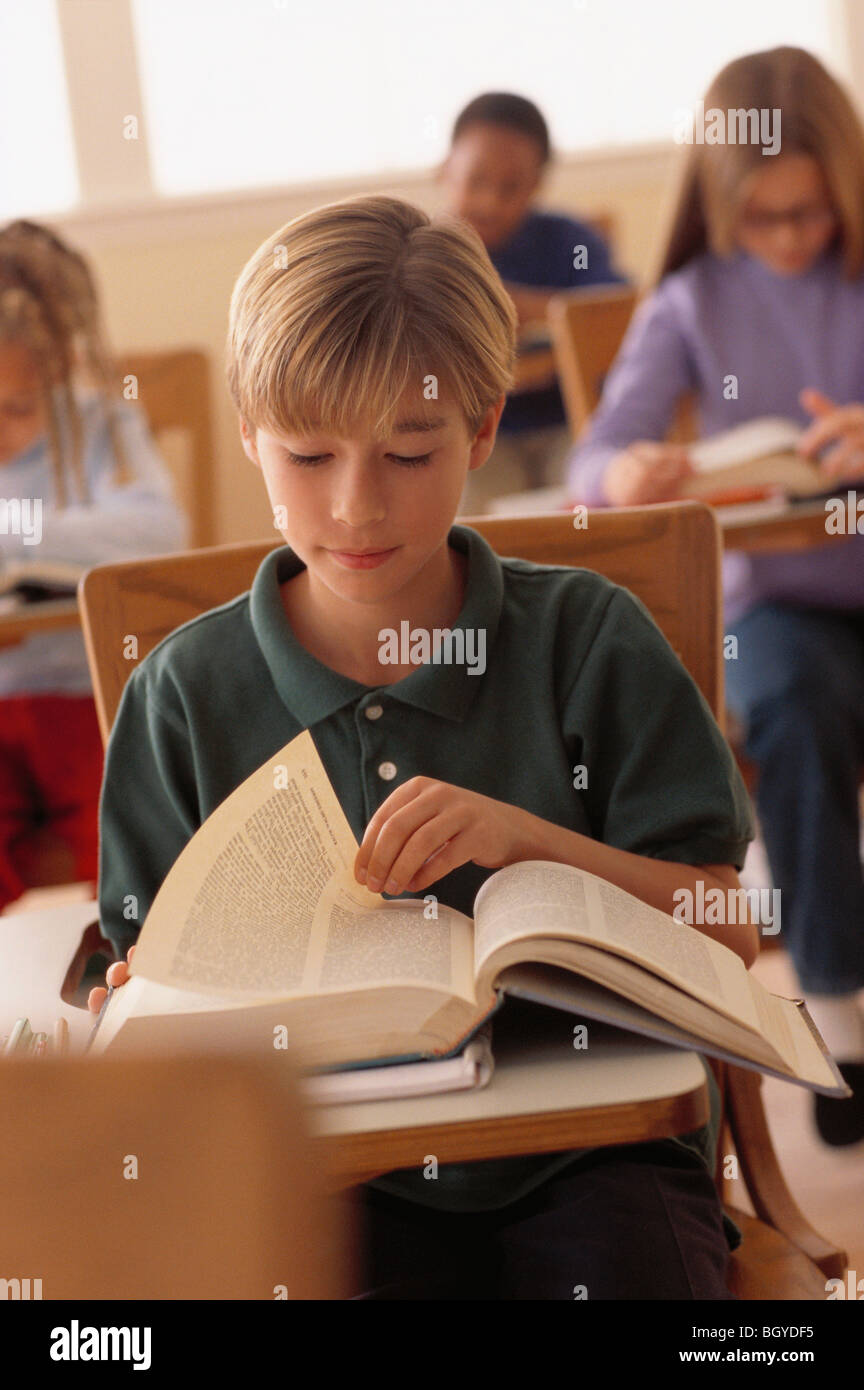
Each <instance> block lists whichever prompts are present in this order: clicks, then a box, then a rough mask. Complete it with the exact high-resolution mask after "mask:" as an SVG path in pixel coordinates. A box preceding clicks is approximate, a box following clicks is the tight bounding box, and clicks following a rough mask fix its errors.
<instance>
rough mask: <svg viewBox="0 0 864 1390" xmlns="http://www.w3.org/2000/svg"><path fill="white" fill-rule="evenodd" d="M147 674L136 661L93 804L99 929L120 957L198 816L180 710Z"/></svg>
mask: <svg viewBox="0 0 864 1390" xmlns="http://www.w3.org/2000/svg"><path fill="white" fill-rule="evenodd" d="M148 677H149V673H148V671H147V669H146V668H140V669H139V670H137V671H134V672H133V673H132V675H131V677H130V679H129V681H128V682H127V684H126V688H125V690H124V692H123V696H122V699H121V701H120V706H119V708H118V711H117V717H116V719H115V722H114V727H113V729H112V732H111V738H110V740H109V743H108V749H107V753H106V757H105V775H104V779H103V783H102V797H101V802H100V807H99V846H100V848H99V916H100V922H101V927H102V934H103V936H106V937H107V938H108V939H109V940H110V941H111V942H112V944H113V945H114V949H115V951H116V953H117V955H118V956H119V957H120V958H122V957H123V956H125V953H126V951H127V949H128V948H129V946H131V945H133V944H134V942H135V941H136V939H137V937H138V933H139V931H140V930H141V926H142V924H143V922H144V918H145V917H146V915H147V912H148V911H149V908H150V904H151V903H152V901H153V899H154V897H155V896H156V893H157V891H158V889H159V888H160V886H161V884H162V882H163V880H164V878H165V876H166V874H167V873H168V870H169V869H170V868H171V865H172V864H173V863H174V861H175V859H176V858H177V856H178V855H179V854H180V851H181V850H182V849H183V848H184V846H185V845H186V844H187V842H188V841H189V840H190V839H191V837H192V835H193V834H194V833H195V831H196V830H197V828H198V826H199V825H200V823H201V816H200V814H199V810H198V797H197V792H196V784H195V773H194V764H193V759H192V751H191V746H190V742H189V735H188V731H187V729H186V726H185V722H184V720H183V718H182V713H181V711H180V709H179V707H178V708H172V707H170V706H169V705H168V703H167V702H166V703H164V704H163V703H161V702H159V701H158V700H157V697H156V696H155V694H154V691H153V688H152V682H151V681H150V679H149V678H148ZM164 698H165V697H164V696H163V699H164ZM178 704H179V702H178Z"/></svg>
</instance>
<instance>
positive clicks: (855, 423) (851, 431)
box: [798, 390, 864, 479]
mask: <svg viewBox="0 0 864 1390" xmlns="http://www.w3.org/2000/svg"><path fill="white" fill-rule="evenodd" d="M799 399H800V401H801V404H802V405H803V407H804V409H805V410H806V411H807V412H808V414H810V415H815V416H816V419H815V420H814V422H813V424H812V425H811V426H810V427H809V429H807V430H805V432H804V434H803V435H802V436H801V439H800V440H799V441H798V451H799V453H802V454H804V456H805V457H806V458H815V456H816V454H817V453H818V452H819V450H820V449H822V448H824V446H825V445H826V444H831V445H832V447H831V448H830V449H828V450H827V452H826V453H825V454H824V455H823V457H822V458H821V459H820V460H819V467H820V468H821V469H822V471H823V473H825V474H827V476H828V477H829V478H837V479H841V478H861V477H864V405H836V404H835V402H834V401H832V400H830V399H829V398H828V396H824V395H823V394H822V392H821V391H812V390H807V391H802V392H801V395H800V398H799Z"/></svg>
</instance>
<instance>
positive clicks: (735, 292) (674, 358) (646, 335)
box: [569, 253, 864, 622]
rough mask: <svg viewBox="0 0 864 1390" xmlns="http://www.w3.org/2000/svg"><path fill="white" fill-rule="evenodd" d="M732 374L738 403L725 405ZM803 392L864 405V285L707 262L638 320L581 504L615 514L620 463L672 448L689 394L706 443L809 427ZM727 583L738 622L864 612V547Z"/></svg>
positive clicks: (573, 485) (763, 565)
mask: <svg viewBox="0 0 864 1390" xmlns="http://www.w3.org/2000/svg"><path fill="white" fill-rule="evenodd" d="M732 374H734V375H735V376H736V377H737V380H738V387H737V389H738V399H737V400H726V399H724V386H725V380H726V378H728V377H729V376H730V375H732ZM805 386H812V387H815V388H816V389H817V390H820V391H824V392H825V394H826V395H828V396H830V397H831V399H832V400H835V401H837V403H838V404H840V405H847V404H849V403H851V402H853V401H864V276H860V277H859V278H858V279H856V280H852V281H850V280H846V279H844V277H843V271H842V266H841V265H840V262H839V259H838V257H837V256H836V255H835V254H834V253H828V254H826V255H825V256H823V257H822V258H821V259H820V260H819V261H818V262H817V263H816V264H815V265H814V266H812V267H811V268H810V270H808V271H806V272H805V273H804V274H803V275H797V276H781V275H776V274H775V273H774V272H773V271H771V270H769V269H768V268H767V267H766V266H764V265H763V264H762V263H761V262H760V261H757V260H755V259H754V258H753V257H751V256H745V255H743V254H738V255H735V256H733V257H731V258H730V259H728V260H723V259H720V258H719V257H717V256H714V255H711V254H708V253H706V254H704V255H701V256H698V257H696V259H694V260H693V261H691V262H690V263H689V264H688V265H686V266H684V267H683V269H682V270H679V271H676V272H675V273H674V274H672V275H668V276H667V277H666V278H665V279H664V280H663V281H662V283H661V284H660V285H659V286H658V288H657V290H656V291H655V293H654V294H653V295H651V297H650V298H649V299H647V300H645V301H644V302H643V303H642V304H641V305H640V307H639V308H638V310H637V311H636V314H635V315H634V317H633V322H632V323H631V325H630V328H629V330H628V332H627V336H626V338H625V340H624V343H623V344H622V346H621V351H620V353H619V355H618V358H617V359H616V362H615V366H614V367H613V369H612V371H611V372H610V373H609V376H608V379H607V381H606V385H605V389H604V391H603V399H602V401H601V403H600V406H599V407H598V410H597V413H596V414H595V416H594V419H593V421H592V424H591V428H590V431H589V433H588V434H587V435H586V437H585V439H584V440H583V441H582V443H581V444H580V445H579V446H578V447H577V448H576V449H575V450H574V452H573V454H572V455H571V458H570V470H569V481H570V489H571V495H572V496H573V498H574V499H576V498H578V499H580V500H581V501H583V502H585V503H587V504H588V505H589V506H608V505H609V502H608V498H607V497H606V494H605V491H604V487H603V476H604V474H605V472H606V468H607V465H608V463H609V461H610V459H611V458H612V457H613V456H614V455H615V454H616V453H617V452H618V451H619V450H620V449H623V448H625V447H626V446H627V445H628V444H631V443H633V442H634V441H635V440H637V439H663V438H664V436H665V434H666V431H667V428H668V426H669V424H670V422H671V420H672V417H673V414H674V410H675V405H676V402H677V400H678V397H679V396H680V395H682V394H683V393H684V392H686V391H692V392H694V393H695V398H696V404H697V408H698V413H699V422H700V434H703V435H711V434H716V433H718V432H719V431H720V430H725V429H729V428H731V426H733V425H738V424H741V423H743V422H744V421H746V420H752V419H754V418H756V417H758V416H760V415H784V416H787V417H789V418H791V419H795V420H799V421H800V422H801V424H802V425H803V424H807V423H809V419H810V417H809V416H808V415H807V414H806V412H805V411H804V410H802V408H801V406H800V405H799V404H798V392H799V391H800V390H801V389H802V388H803V387H805ZM829 486H830V484H829ZM861 487H862V488H864V484H862V485H861ZM842 495H845V491H844V493H843V494H842ZM723 580H724V591H725V596H726V618H727V621H732V622H734V621H735V619H736V618H738V617H739V616H740V615H741V614H742V613H744V612H746V610H747V609H748V608H751V607H752V606H753V605H754V604H756V603H759V602H762V601H766V600H771V599H778V600H781V601H784V602H788V603H797V604H802V605H811V606H820V607H827V608H864V536H862V535H855V536H852V537H850V538H849V539H848V540H841V539H839V538H835V539H834V540H832V542H831V543H830V544H828V545H826V546H824V547H821V548H820V549H818V550H811V551H805V552H802V553H799V554H778V555H746V554H743V553H741V552H734V553H730V554H728V555H726V556H725V557H724V561H723Z"/></svg>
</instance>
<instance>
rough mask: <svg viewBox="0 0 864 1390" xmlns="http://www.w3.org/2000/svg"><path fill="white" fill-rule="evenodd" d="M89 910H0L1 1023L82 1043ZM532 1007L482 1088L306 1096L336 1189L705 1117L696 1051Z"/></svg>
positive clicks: (643, 1133)
mask: <svg viewBox="0 0 864 1390" xmlns="http://www.w3.org/2000/svg"><path fill="white" fill-rule="evenodd" d="M95 917H96V904H95V903H70V904H65V905H64V906H62V907H54V908H48V909H45V910H43V911H40V912H27V913H17V914H12V915H6V916H0V1034H6V1033H9V1032H10V1031H11V1028H12V1025H13V1023H14V1022H15V1019H16V1018H19V1017H21V1016H25V1015H26V1017H28V1018H29V1019H30V1023H31V1026H32V1027H33V1029H34V1031H43V1032H50V1030H51V1029H52V1028H53V1024H54V1020H55V1019H56V1018H59V1017H61V1016H62V1017H63V1018H65V1019H66V1020H67V1022H68V1024H69V1036H70V1048H71V1050H72V1051H76V1052H80V1050H81V1048H82V1047H83V1045H84V1043H85V1042H86V1039H87V1036H88V1033H89V1031H90V1028H91V1026H92V1022H93V1019H92V1015H90V1014H89V1013H88V1012H87V1011H86V1009H83V1008H79V1007H76V1006H75V1005H73V1004H70V1003H68V1002H66V1001H64V1000H61V997H60V995H61V990H63V991H64V993H65V994H66V995H67V998H68V996H69V994H70V991H74V989H75V988H76V987H77V982H78V981H79V980H80V976H81V973H82V971H83V969H84V966H85V964H86V960H87V957H88V956H89V954H90V953H91V952H92V950H93V949H94V946H95V945H96V944H98V942H99V940H100V937H99V935H98V928H93V927H92V926H91V924H92V923H93V921H94V918H95ZM502 1016H503V1015H502ZM534 1016H535V1017H536V1018H538V1020H539V1022H538V1024H537V1034H536V1036H534V1037H532V1038H531V1039H525V1038H524V1037H522V1036H520V1037H519V1039H513V1038H512V1037H511V1038H508V1037H507V1036H506V1033H503V1034H502V1035H501V1037H500V1046H499V1031H498V1030H496V1035H495V1059H496V1069H495V1074H494V1076H493V1078H492V1081H491V1082H490V1084H489V1085H488V1086H487V1087H486V1088H485V1089H484V1090H480V1091H466V1092H461V1093H460V1092H453V1093H452V1094H450V1095H439V1096H424V1097H411V1098H408V1099H404V1100H389V1101H375V1102H362V1103H356V1104H352V1105H339V1106H315V1107H312V1108H311V1109H310V1112H309V1113H310V1122H311V1124H312V1126H313V1128H314V1130H315V1131H316V1133H317V1136H318V1139H317V1142H318V1144H319V1145H320V1148H321V1156H322V1163H323V1164H324V1166H325V1167H326V1169H327V1171H328V1175H329V1181H330V1183H331V1184H332V1187H333V1189H334V1190H336V1189H339V1188H342V1187H349V1186H353V1185H354V1184H356V1183H358V1182H363V1181H365V1180H366V1179H368V1178H370V1177H374V1176H375V1175H376V1174H378V1173H386V1172H389V1171H390V1170H392V1169H394V1168H398V1167H413V1166H414V1165H415V1164H416V1165H422V1164H423V1162H424V1160H425V1159H426V1156H427V1155H431V1154H434V1155H435V1157H436V1158H437V1160H438V1162H439V1163H451V1162H468V1161H470V1160H472V1159H480V1158H490V1157H504V1156H506V1155H509V1154H530V1153H546V1152H553V1151H555V1150H564V1149H578V1148H590V1147H592V1146H595V1145H599V1144H615V1143H638V1142H640V1141H643V1140H647V1139H659V1138H664V1137H666V1136H669V1135H673V1134H685V1133H688V1132H689V1131H691V1130H694V1129H698V1128H699V1127H700V1125H703V1124H705V1122H706V1120H707V1119H708V1115H709V1101H708V1086H707V1082H706V1076H705V1069H704V1067H703V1065H702V1062H701V1061H700V1059H699V1056H698V1054H697V1053H695V1052H684V1051H681V1050H679V1049H678V1048H671V1047H665V1046H664V1045H663V1044H661V1043H655V1042H652V1041H650V1040H649V1039H647V1038H636V1037H634V1038H632V1039H631V1038H627V1037H622V1036H621V1035H617V1036H616V1035H614V1034H611V1033H610V1032H609V1031H608V1030H606V1033H605V1035H604V1034H603V1031H602V1030H600V1028H599V1025H592V1027H595V1026H596V1027H597V1029H598V1034H597V1036H596V1037H595V1038H594V1039H593V1040H592V1045H591V1049H590V1052H588V1051H585V1052H583V1051H577V1050H575V1049H574V1048H573V1045H572V1038H573V1028H572V1019H571V1018H570V1017H569V1016H568V1015H565V1014H560V1013H554V1012H553V1011H552V1010H539V1009H538V1010H536V1011H535V1014H534ZM2 1064H3V1063H2V1061H0V1065H2ZM25 1065H32V1066H38V1065H39V1063H38V1062H36V1061H33V1062H28V1063H25Z"/></svg>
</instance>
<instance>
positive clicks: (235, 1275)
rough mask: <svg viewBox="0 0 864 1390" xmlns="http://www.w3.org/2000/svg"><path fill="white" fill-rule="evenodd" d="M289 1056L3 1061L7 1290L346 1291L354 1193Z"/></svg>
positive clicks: (81, 1294)
mask: <svg viewBox="0 0 864 1390" xmlns="http://www.w3.org/2000/svg"><path fill="white" fill-rule="evenodd" d="M284 1065H285V1064H284V1062H282V1063H269V1062H267V1063H260V1062H254V1061H251V1060H248V1059H244V1060H240V1059H236V1058H233V1059H226V1058H213V1057H210V1058H206V1059H204V1058H192V1059H184V1060H182V1061H180V1060H176V1061H173V1060H172V1061H164V1060H155V1059H148V1060H134V1061H133V1060H123V1061H112V1060H110V1059H109V1058H101V1059H93V1060H83V1059H70V1060H64V1059H55V1060H51V1061H40V1062H31V1061H27V1060H26V1059H25V1060H22V1061H14V1060H3V1061H0V1112H2V1115H3V1126H2V1134H0V1272H2V1275H3V1277H4V1278H5V1279H6V1280H7V1285H6V1288H7V1294H6V1296H7V1297H9V1296H10V1292H11V1296H12V1297H21V1296H22V1291H21V1289H20V1285H19V1286H17V1288H16V1284H15V1281H19V1280H21V1281H23V1280H30V1281H31V1282H30V1285H29V1289H25V1290H24V1291H23V1296H24V1297H27V1296H28V1293H29V1297H31V1298H32V1297H38V1296H39V1294H38V1293H34V1291H33V1282H32V1281H33V1280H34V1279H38V1280H40V1281H41V1297H42V1298H44V1299H74V1300H76V1301H78V1300H86V1299H135V1300H138V1299H267V1300H273V1299H275V1298H278V1297H283V1298H289V1299H321V1298H326V1299H333V1298H340V1297H342V1296H344V1292H345V1289H346V1287H347V1285H346V1283H345V1277H346V1276H345V1260H346V1257H347V1250H348V1236H349V1234H350V1220H349V1219H348V1218H349V1208H348V1205H347V1203H346V1202H345V1200H344V1199H339V1198H332V1197H325V1196H324V1195H323V1192H322V1190H321V1189H320V1186H319V1184H318V1182H317V1179H316V1173H317V1171H318V1170H317V1166H316V1164H315V1162H314V1160H313V1157H312V1150H311V1148H310V1145H309V1143H308V1141H307V1139H306V1136H305V1126H304V1117H303V1112H302V1109H301V1106H300V1103H299V1101H298V1099H297V1093H296V1089H295V1087H294V1086H293V1085H292V1084H291V1078H290V1075H287V1076H286V1073H285V1072H284ZM277 1073H278V1074H277ZM133 1174H136V1175H134V1176H133Z"/></svg>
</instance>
